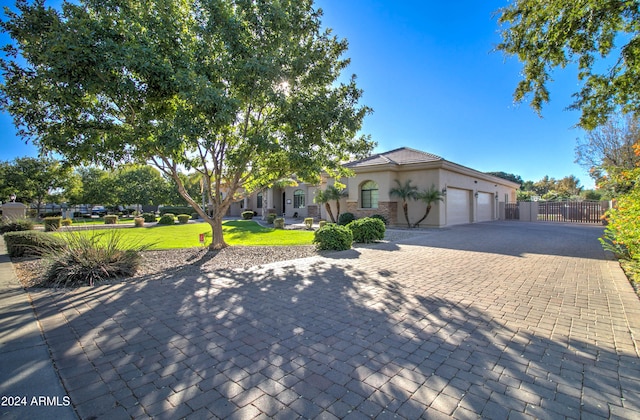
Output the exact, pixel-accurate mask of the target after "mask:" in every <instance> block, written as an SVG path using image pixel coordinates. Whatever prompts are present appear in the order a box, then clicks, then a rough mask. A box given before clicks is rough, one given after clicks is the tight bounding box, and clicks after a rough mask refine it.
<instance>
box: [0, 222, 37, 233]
mask: <svg viewBox="0 0 640 420" xmlns="http://www.w3.org/2000/svg"><path fill="white" fill-rule="evenodd" d="M32 229H33V222H32V221H31V220H28V219H16V220H10V221H8V222H4V221H3V222H0V234H4V233H7V232H23V231H25V230H32Z"/></svg>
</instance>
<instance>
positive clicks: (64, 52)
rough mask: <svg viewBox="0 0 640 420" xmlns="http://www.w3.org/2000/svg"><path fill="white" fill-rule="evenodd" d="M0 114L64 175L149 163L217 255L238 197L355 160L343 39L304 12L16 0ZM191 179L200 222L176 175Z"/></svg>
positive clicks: (363, 147) (365, 144)
mask: <svg viewBox="0 0 640 420" xmlns="http://www.w3.org/2000/svg"><path fill="white" fill-rule="evenodd" d="M6 15H7V19H6V20H4V21H3V22H2V29H3V31H4V32H6V33H8V34H9V35H10V36H11V38H12V43H11V44H10V45H8V46H6V47H5V52H6V54H7V55H8V58H7V59H5V60H3V61H2V62H1V63H0V64H1V68H2V76H3V78H4V82H3V84H2V86H1V87H0V91H1V94H0V96H1V105H2V107H3V109H5V110H7V111H9V112H10V113H11V115H12V116H13V117H14V123H15V125H16V127H18V129H19V133H20V135H21V136H23V137H24V138H25V139H27V140H31V141H33V142H34V143H36V144H37V145H38V146H39V147H40V148H42V149H43V150H45V151H54V152H57V153H60V154H62V155H63V156H65V158H67V159H69V160H70V161H72V162H73V163H79V162H94V163H100V164H103V165H115V164H118V163H120V162H122V161H126V160H134V161H139V162H152V163H153V164H155V165H156V166H157V167H158V168H159V169H161V170H162V171H163V172H164V173H165V174H167V176H169V177H170V178H171V179H172V180H173V181H174V182H175V183H176V185H177V187H178V191H179V192H180V194H181V195H182V196H183V198H184V199H185V200H186V201H187V202H188V203H189V204H191V205H192V206H193V207H194V209H195V211H197V212H198V213H199V214H200V216H201V217H203V218H204V219H205V220H206V221H208V222H209V223H210V224H211V226H212V230H213V242H212V247H223V246H226V244H225V243H224V240H223V238H222V225H221V222H222V217H223V216H224V215H225V213H226V211H227V209H228V208H229V206H230V205H231V203H232V202H233V201H234V200H237V199H239V198H240V196H241V195H242V194H248V193H250V192H252V191H255V190H258V189H260V188H264V187H265V186H268V185H270V184H271V183H273V182H274V181H275V180H277V179H281V178H283V177H284V176H288V175H291V174H292V173H295V174H296V175H297V177H298V178H299V179H302V180H311V179H317V177H318V176H319V174H320V173H321V172H322V171H328V172H329V173H335V174H338V173H340V172H341V171H342V170H343V169H342V167H341V165H340V164H341V163H342V162H344V161H346V160H348V159H352V158H354V157H355V158H358V157H363V156H365V155H367V154H368V153H369V152H370V150H371V149H372V147H373V144H372V143H371V141H370V140H369V138H368V137H367V136H362V135H358V131H359V130H360V127H361V125H362V121H363V118H364V117H365V116H366V115H367V114H368V113H369V112H370V111H371V110H370V109H369V108H368V107H366V106H362V105H359V100H360V98H361V94H362V92H361V90H359V89H358V88H357V86H356V82H355V76H352V77H351V78H350V79H349V80H348V81H346V82H341V80H342V79H341V72H342V71H343V70H344V69H345V68H346V66H347V65H348V60H347V59H344V58H342V56H343V54H344V53H345V52H346V50H347V42H346V40H343V39H339V38H337V37H335V36H333V35H332V33H331V31H330V30H321V20H320V19H321V16H322V11H321V10H316V9H314V8H313V4H312V1H311V0H288V1H287V0H282V1H261V2H253V1H243V0H213V1H212V0H208V1H205V0H180V1H176V0H146V1H139V0H81V1H79V2H77V3H76V2H74V3H70V2H63V5H62V8H61V10H56V9H53V8H50V7H46V6H45V5H44V1H43V0H36V1H35V2H34V3H33V4H32V5H30V4H27V3H26V2H25V1H24V0H19V1H18V3H17V11H9V10H7V11H6ZM184 169H186V170H193V171H196V172H198V173H200V174H201V175H202V179H203V185H204V190H205V193H206V194H208V196H209V202H210V203H211V204H212V206H213V215H212V216H209V215H207V214H206V213H205V212H204V210H203V209H202V208H201V207H200V206H199V205H198V201H199V200H196V199H194V198H193V197H191V196H190V195H189V193H188V191H187V190H186V189H185V188H184V186H183V185H182V178H181V177H180V172H181V171H182V170H184Z"/></svg>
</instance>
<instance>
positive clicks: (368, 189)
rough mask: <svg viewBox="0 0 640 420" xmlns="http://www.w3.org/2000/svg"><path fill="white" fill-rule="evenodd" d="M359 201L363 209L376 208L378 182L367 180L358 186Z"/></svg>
mask: <svg viewBox="0 0 640 420" xmlns="http://www.w3.org/2000/svg"><path fill="white" fill-rule="evenodd" d="M360 201H361V203H360V204H361V206H362V208H363V209H377V208H378V184H376V183H375V182H373V181H367V182H365V183H364V184H362V187H361V188H360Z"/></svg>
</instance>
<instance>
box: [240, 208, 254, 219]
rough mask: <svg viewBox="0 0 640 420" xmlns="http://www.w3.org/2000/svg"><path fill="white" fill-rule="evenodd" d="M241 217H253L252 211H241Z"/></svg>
mask: <svg viewBox="0 0 640 420" xmlns="http://www.w3.org/2000/svg"><path fill="white" fill-rule="evenodd" d="M242 218H243V219H244V220H251V219H253V212H252V211H250V210H247V211H243V212H242Z"/></svg>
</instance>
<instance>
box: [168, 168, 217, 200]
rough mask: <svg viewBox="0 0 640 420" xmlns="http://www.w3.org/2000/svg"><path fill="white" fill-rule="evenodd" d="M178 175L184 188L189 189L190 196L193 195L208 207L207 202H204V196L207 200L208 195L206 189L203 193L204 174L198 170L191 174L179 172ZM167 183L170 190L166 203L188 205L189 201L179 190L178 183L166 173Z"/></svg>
mask: <svg viewBox="0 0 640 420" xmlns="http://www.w3.org/2000/svg"><path fill="white" fill-rule="evenodd" d="M178 177H179V178H180V180H181V184H182V186H183V187H184V189H185V190H186V191H187V194H189V196H191V197H193V199H194V200H196V201H198V202H199V203H200V204H201V205H202V206H204V208H206V205H207V203H206V202H202V199H203V197H204V199H205V201H206V199H207V197H208V194H207V193H206V191H205V192H204V193H203V188H204V187H203V179H202V174H200V173H198V172H193V173H190V174H185V173H179V174H178ZM164 178H165V184H167V185H168V188H169V191H168V194H167V198H166V202H165V203H164V204H169V205H172V206H188V205H189V203H187V201H186V200H185V199H184V197H183V196H182V195H181V194H180V191H178V184H176V183H175V182H173V180H172V179H171V178H170V177H168V176H166V175H165V177H164Z"/></svg>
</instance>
